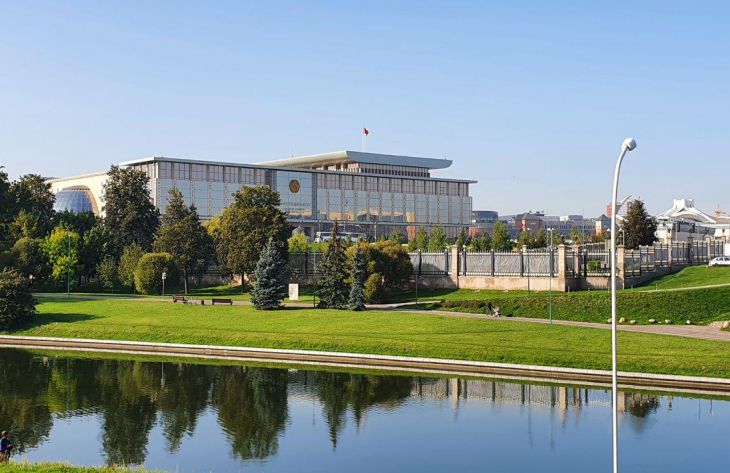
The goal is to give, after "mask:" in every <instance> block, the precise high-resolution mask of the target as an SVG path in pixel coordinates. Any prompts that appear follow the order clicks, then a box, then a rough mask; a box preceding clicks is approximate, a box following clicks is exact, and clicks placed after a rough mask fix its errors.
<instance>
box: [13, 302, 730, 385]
mask: <svg viewBox="0 0 730 473" xmlns="http://www.w3.org/2000/svg"><path fill="white" fill-rule="evenodd" d="M38 309H39V315H38V317H37V319H36V321H35V322H34V325H33V326H32V327H29V328H25V329H23V330H18V331H15V332H14V333H15V334H18V335H35V336H54V337H77V338H96V339H117V340H143V341H157V342H178V343H195V344H212V345H231V346H255V347H272V348H294V349H310V350H326V351H346V352H357V353H377V354H390V355H407V356H426V357H437V358H456V359H466V360H482V361H496V362H509V363H522V364H537V365H550V366H566V367H575V368H595V369H608V368H609V366H610V355H609V353H610V336H609V332H608V331H606V330H601V329H588V328H579V327H567V326H557V325H555V326H551V325H546V324H529V323H519V322H509V321H500V320H486V319H471V318H458V317H448V316H438V315H431V314H416V313H407V312H405V313H404V312H383V311H368V312H350V311H338V310H313V309H288V310H282V311H275V312H266V311H256V310H254V309H253V308H252V307H250V306H233V307H228V306H226V307H209V306H185V305H173V304H170V303H158V302H135V301H121V300H119V301H104V300H102V301H99V300H70V301H66V300H61V301H56V300H54V301H50V300H47V301H44V302H42V303H41V304H39V306H38ZM619 341H620V351H621V356H620V368H621V369H622V370H627V371H645V372H656V373H676V374H694V375H707V376H723V377H730V365H729V364H728V363H727V360H729V359H730V343H725V342H717V341H704V340H694V339H685V338H679V337H670V336H659V335H651V334H640V333H626V332H622V333H620V334H619Z"/></svg>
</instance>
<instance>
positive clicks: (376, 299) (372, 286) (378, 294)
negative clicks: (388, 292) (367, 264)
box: [365, 273, 385, 304]
mask: <svg viewBox="0 0 730 473" xmlns="http://www.w3.org/2000/svg"><path fill="white" fill-rule="evenodd" d="M384 298H385V287H383V277H382V276H381V275H380V273H373V274H371V275H370V276H368V279H367V281H365V302H367V303H368V304H379V303H381V302H383V299H384Z"/></svg>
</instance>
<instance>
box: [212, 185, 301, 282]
mask: <svg viewBox="0 0 730 473" xmlns="http://www.w3.org/2000/svg"><path fill="white" fill-rule="evenodd" d="M280 204H281V201H280V198H279V193H278V192H276V191H274V190H272V189H270V188H268V187H266V186H255V187H246V188H244V189H243V190H241V191H240V192H237V193H236V194H235V200H234V202H233V203H232V204H231V206H230V207H228V208H226V209H224V210H223V213H222V215H221V219H220V225H219V226H218V227H217V230H216V232H215V235H216V252H217V255H218V263H219V264H220V265H221V267H223V269H225V270H226V271H227V272H229V273H230V274H238V275H241V276H242V278H241V279H243V275H250V274H252V273H253V271H254V270H255V269H256V264H257V263H258V260H259V258H260V256H261V251H262V250H263V248H264V247H265V246H266V243H267V242H268V241H269V240H273V243H274V244H276V245H280V247H281V249H282V251H283V252H286V250H287V239H288V237H289V234H290V226H289V224H288V223H287V221H286V215H285V214H284V212H282V211H281V210H280V209H279V205H280ZM283 254H284V257H285V258H286V259H288V257H287V256H286V253H283Z"/></svg>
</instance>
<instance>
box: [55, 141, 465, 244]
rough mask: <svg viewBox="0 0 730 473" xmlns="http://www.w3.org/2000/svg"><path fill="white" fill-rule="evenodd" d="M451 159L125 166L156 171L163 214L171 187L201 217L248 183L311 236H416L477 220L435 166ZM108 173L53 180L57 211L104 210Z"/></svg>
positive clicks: (351, 156)
mask: <svg viewBox="0 0 730 473" xmlns="http://www.w3.org/2000/svg"><path fill="white" fill-rule="evenodd" d="M450 165H451V161H449V160H446V159H433V158H417V157H411V156H394V155H387V154H376V153H365V152H358V151H337V152H333V153H324V154H317V155H312V156H300V157H292V158H289V159H281V160H277V161H268V162H263V163H258V164H238V163H225V162H211V161H197V160H190V159H177V158H166V157H153V158H145V159H138V160H135V161H128V162H124V163H121V164H120V166H123V167H132V168H135V169H139V170H142V171H144V172H145V173H146V174H147V175H148V176H149V177H150V194H151V196H152V200H153V202H154V204H155V205H156V206H157V208H158V209H160V212H164V210H165V206H166V204H167V197H168V192H169V191H170V189H172V188H173V187H175V188H177V189H179V190H180V191H181V192H182V194H183V196H184V198H185V201H186V203H187V204H195V206H196V207H197V209H198V212H199V213H200V216H201V218H203V219H210V218H212V217H214V216H216V215H219V214H220V213H221V212H222V210H223V209H224V208H225V207H227V206H228V205H230V204H231V202H232V200H233V198H232V194H233V193H234V192H236V191H238V190H239V189H241V188H242V187H244V186H253V185H266V186H269V187H271V188H272V189H275V190H276V191H278V192H279V194H280V195H281V204H282V210H283V211H285V212H286V213H287V215H288V218H289V221H290V222H291V223H292V224H293V225H294V226H298V227H301V228H302V229H303V230H304V231H305V232H306V233H307V234H308V235H309V236H310V237H314V236H315V235H316V234H317V232H329V231H331V228H332V224H333V223H334V222H335V221H337V222H338V223H339V224H340V226H341V227H343V228H342V229H341V230H342V231H345V232H352V233H363V234H365V235H367V236H369V237H378V236H381V235H388V234H390V233H392V232H395V231H399V232H401V233H403V234H404V235H406V236H408V237H409V238H411V237H413V235H415V232H416V231H417V230H418V228H421V227H424V228H426V229H427V230H430V229H433V228H434V227H436V226H441V227H443V229H444V230H445V231H446V233H447V235H448V236H456V235H457V233H458V232H459V231H460V230H461V229H462V228H464V229H466V228H467V227H468V226H469V224H470V222H471V209H472V201H471V197H470V196H469V184H473V183H475V181H470V180H461V179H439V178H434V177H431V171H433V170H437V169H444V168H447V167H449V166H450ZM105 180H106V173H104V172H102V173H94V174H86V175H83V176H76V177H69V178H62V179H51V180H50V181H49V182H50V183H51V188H52V190H53V192H54V193H55V194H56V210H71V211H88V210H91V211H93V212H94V213H96V214H103V202H102V200H101V196H102V189H103V185H104V182H105Z"/></svg>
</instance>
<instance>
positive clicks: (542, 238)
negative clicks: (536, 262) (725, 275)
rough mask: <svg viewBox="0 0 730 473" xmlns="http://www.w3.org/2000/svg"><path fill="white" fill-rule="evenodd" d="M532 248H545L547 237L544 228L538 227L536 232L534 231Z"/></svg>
mask: <svg viewBox="0 0 730 473" xmlns="http://www.w3.org/2000/svg"><path fill="white" fill-rule="evenodd" d="M532 246H533V248H547V246H548V239H547V233H545V229H544V228H542V227H541V228H540V229H539V230H538V231H537V233H535V238H534V240H533V242H532Z"/></svg>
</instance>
